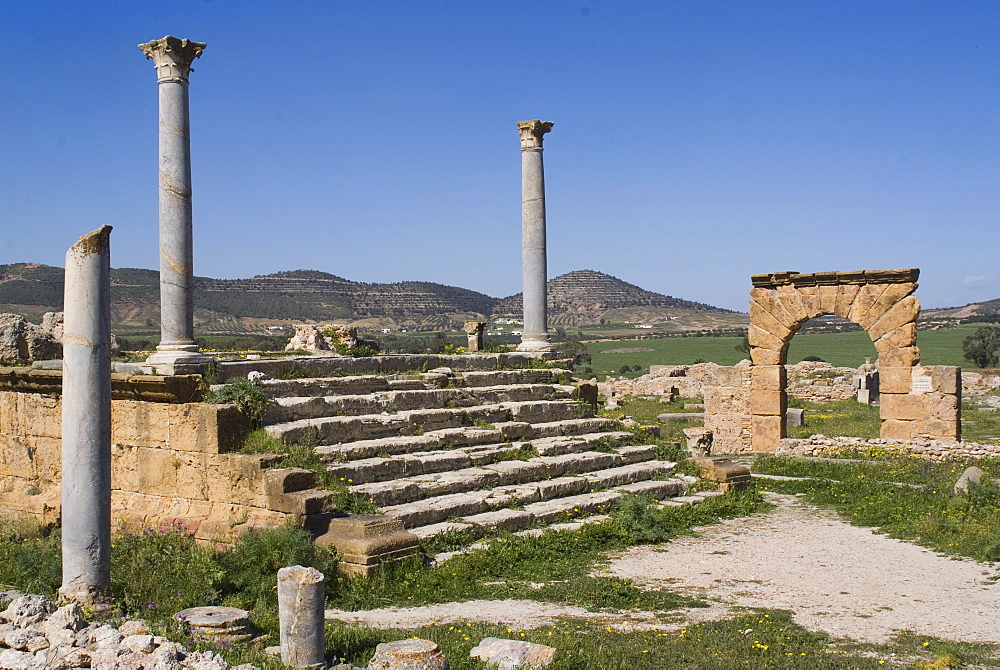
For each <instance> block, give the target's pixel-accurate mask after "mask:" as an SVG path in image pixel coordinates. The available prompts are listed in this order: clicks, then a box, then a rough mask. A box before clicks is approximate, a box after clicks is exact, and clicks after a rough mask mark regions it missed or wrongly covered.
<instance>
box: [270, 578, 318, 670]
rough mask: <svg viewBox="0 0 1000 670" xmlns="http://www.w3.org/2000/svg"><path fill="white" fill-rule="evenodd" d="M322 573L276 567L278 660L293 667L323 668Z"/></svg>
mask: <svg viewBox="0 0 1000 670" xmlns="http://www.w3.org/2000/svg"><path fill="white" fill-rule="evenodd" d="M325 590H326V589H325V584H324V577H323V573H322V572H320V571H319V570H317V569H316V568H304V567H302V566H301V565H293V566H292V567H289V568H281V569H280V570H278V620H279V629H280V635H281V662H282V663H285V664H287V665H290V666H292V667H293V668H321V667H326V658H325V657H324V652H323V599H324V593H325Z"/></svg>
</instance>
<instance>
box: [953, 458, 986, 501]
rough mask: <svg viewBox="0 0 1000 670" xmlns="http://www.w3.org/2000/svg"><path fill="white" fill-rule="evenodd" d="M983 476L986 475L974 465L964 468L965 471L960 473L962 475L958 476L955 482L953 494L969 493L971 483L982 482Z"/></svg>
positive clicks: (963, 494)
mask: <svg viewBox="0 0 1000 670" xmlns="http://www.w3.org/2000/svg"><path fill="white" fill-rule="evenodd" d="M984 476H986V473H985V472H983V471H982V470H981V469H980V468H977V467H976V466H975V465H973V466H972V467H969V468H966V469H965V472H963V473H962V476H961V477H959V478H958V481H957V482H955V495H957V496H965V495H969V489H970V488H972V485H973V484H975V485H979V484H982V483H983V477H984Z"/></svg>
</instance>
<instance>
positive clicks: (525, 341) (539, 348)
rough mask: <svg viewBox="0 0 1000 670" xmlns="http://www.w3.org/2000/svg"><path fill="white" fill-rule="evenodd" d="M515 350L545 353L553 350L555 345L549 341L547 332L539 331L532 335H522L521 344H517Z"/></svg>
mask: <svg viewBox="0 0 1000 670" xmlns="http://www.w3.org/2000/svg"><path fill="white" fill-rule="evenodd" d="M517 351H525V352H535V353H545V352H549V351H555V347H553V346H552V343H551V342H549V334H548V333H539V334H537V335H532V336H522V337H521V344H519V345H517Z"/></svg>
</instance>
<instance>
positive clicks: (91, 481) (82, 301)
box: [59, 226, 111, 605]
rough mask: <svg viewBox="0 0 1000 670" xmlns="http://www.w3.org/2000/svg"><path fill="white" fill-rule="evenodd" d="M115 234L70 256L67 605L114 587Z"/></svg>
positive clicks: (102, 233) (90, 600)
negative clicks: (112, 394)
mask: <svg viewBox="0 0 1000 670" xmlns="http://www.w3.org/2000/svg"><path fill="white" fill-rule="evenodd" d="M110 238H111V226H102V227H101V228H99V229H98V230H95V231H94V232H92V233H89V234H87V235H84V236H83V237H81V238H80V239H79V240H77V243H76V244H74V245H73V246H72V247H70V250H69V251H68V252H67V253H66V289H65V322H64V328H63V371H62V383H63V389H62V586H61V587H60V588H59V594H60V596H62V597H63V598H66V599H68V600H73V601H76V602H78V603H81V604H84V605H92V604H94V603H95V602H96V601H97V600H98V599H100V598H102V597H105V596H106V595H107V591H108V588H109V587H110V584H111V246H110V241H111V239H110Z"/></svg>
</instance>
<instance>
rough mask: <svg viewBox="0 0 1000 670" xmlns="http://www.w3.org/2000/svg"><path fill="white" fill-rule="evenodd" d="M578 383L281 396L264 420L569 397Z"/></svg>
mask: <svg viewBox="0 0 1000 670" xmlns="http://www.w3.org/2000/svg"><path fill="white" fill-rule="evenodd" d="M575 391H576V389H575V387H572V386H561V385H553V384H517V385H513V386H487V387H474V388H471V389H465V388H444V389H423V388H422V389H408V390H395V391H378V392H374V393H368V394H338V395H326V396H312V395H306V396H291V397H278V398H275V399H274V404H273V405H271V407H270V408H269V410H268V413H267V416H266V417H265V423H268V424H278V423H287V422H291V421H299V420H302V419H318V418H323V417H328V416H361V415H365V414H381V413H383V412H385V413H389V414H394V413H396V412H400V411H410V410H420V409H424V408H428V407H452V408H461V407H473V406H477V405H490V404H504V403H520V402H528V401H533V402H538V401H543V400H569V399H571V398H572V397H573V395H574V392H575Z"/></svg>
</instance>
